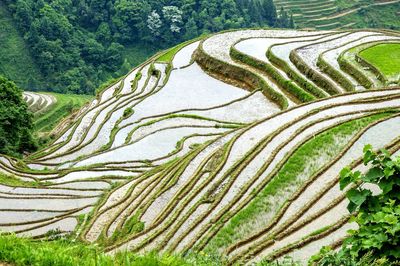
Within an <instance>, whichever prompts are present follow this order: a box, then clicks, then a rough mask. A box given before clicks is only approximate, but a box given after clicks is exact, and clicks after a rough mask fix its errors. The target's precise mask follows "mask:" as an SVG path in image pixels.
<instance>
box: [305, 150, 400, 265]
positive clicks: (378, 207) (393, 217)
mask: <svg viewBox="0 0 400 266" xmlns="http://www.w3.org/2000/svg"><path fill="white" fill-rule="evenodd" d="M364 164H365V165H370V169H369V170H368V171H367V172H366V173H365V174H362V173H361V172H359V171H357V172H352V171H351V170H350V169H349V168H345V169H343V170H342V172H341V175H340V176H341V179H340V188H341V189H342V190H344V189H346V188H347V187H348V186H350V185H352V186H353V187H352V188H351V189H349V190H348V192H347V198H348V199H349V201H350V203H349V205H348V210H349V211H350V212H352V213H356V214H355V216H354V217H353V218H352V220H351V221H353V222H356V223H357V224H358V226H359V229H358V230H351V231H349V234H350V236H349V237H348V238H347V239H346V240H345V241H344V243H343V246H342V249H341V250H340V251H339V252H338V253H334V252H332V251H330V250H329V249H327V248H324V249H323V250H322V251H321V254H319V255H317V256H316V257H314V258H313V259H312V261H314V262H316V261H317V262H318V265H344V266H347V265H348V266H353V265H354V266H358V265H360V266H361V265H400V248H399V246H400V157H397V158H396V159H392V158H391V155H390V153H389V152H388V151H386V150H382V151H381V152H380V153H376V152H374V151H373V149H372V146H370V145H367V146H366V147H365V148H364ZM372 187H374V190H375V192H374V193H373V191H371V188H372ZM378 190H379V192H378Z"/></svg>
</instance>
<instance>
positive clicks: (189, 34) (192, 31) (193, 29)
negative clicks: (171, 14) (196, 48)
mask: <svg viewBox="0 0 400 266" xmlns="http://www.w3.org/2000/svg"><path fill="white" fill-rule="evenodd" d="M198 30H199V29H198V27H197V24H196V22H195V21H194V19H193V18H190V19H189V20H188V22H187V23H186V25H185V35H184V38H185V39H186V40H190V39H193V38H194V37H196V36H198V34H199V33H198Z"/></svg>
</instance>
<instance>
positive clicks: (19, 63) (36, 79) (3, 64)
mask: <svg viewBox="0 0 400 266" xmlns="http://www.w3.org/2000/svg"><path fill="white" fill-rule="evenodd" d="M0 51H1V53H0V75H4V76H5V77H7V78H9V79H11V80H13V81H14V82H15V83H16V84H17V85H18V86H20V87H22V88H25V89H30V90H32V89H37V88H40V87H42V86H44V85H43V84H44V81H43V80H44V79H43V76H42V75H41V73H40V70H39V68H38V66H37V65H36V64H35V61H34V60H33V59H32V56H31V54H30V52H29V48H28V46H27V45H26V43H25V41H24V39H23V37H22V36H21V35H19V32H18V30H17V28H16V25H15V24H14V21H13V18H12V16H11V14H10V13H9V12H8V10H7V9H6V7H5V4H4V3H3V1H0Z"/></svg>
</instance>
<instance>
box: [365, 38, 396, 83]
mask: <svg viewBox="0 0 400 266" xmlns="http://www.w3.org/2000/svg"><path fill="white" fill-rule="evenodd" d="M359 55H360V56H361V57H362V58H363V59H365V60H366V61H367V62H368V63H370V64H371V65H373V66H375V67H376V68H377V69H378V70H379V71H380V72H381V73H382V74H384V75H385V76H386V77H387V78H388V79H393V78H394V79H395V80H397V79H398V77H399V76H400V43H386V44H378V45H375V46H372V47H370V48H367V49H365V50H363V51H361V52H360V54H359Z"/></svg>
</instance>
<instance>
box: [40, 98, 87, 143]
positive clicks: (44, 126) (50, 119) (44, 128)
mask: <svg viewBox="0 0 400 266" xmlns="http://www.w3.org/2000/svg"><path fill="white" fill-rule="evenodd" d="M48 94H50V95H53V96H55V97H56V98H57V103H55V104H54V105H53V106H51V107H50V109H49V110H48V111H46V112H44V113H43V114H41V115H37V116H36V117H35V120H34V125H35V132H36V133H37V134H39V135H43V134H44V133H47V132H50V131H51V130H52V129H53V128H54V127H55V126H56V125H57V124H58V123H59V122H60V121H61V120H62V119H64V118H65V117H67V116H68V115H70V114H71V113H72V112H74V111H76V110H78V109H79V108H81V107H82V106H83V105H84V104H86V103H87V102H88V101H90V100H91V99H92V98H93V96H88V95H75V94H58V93H48Z"/></svg>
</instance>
